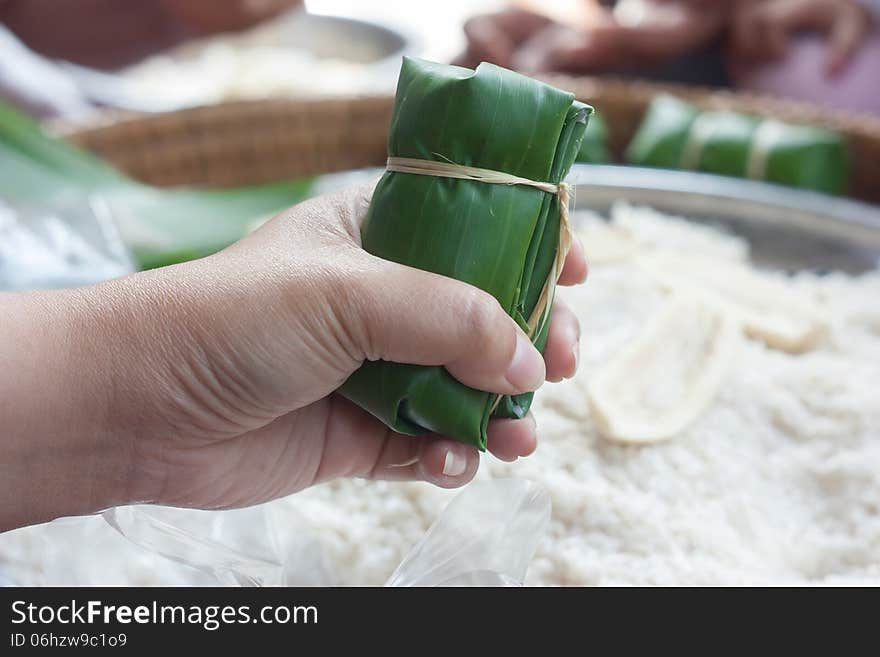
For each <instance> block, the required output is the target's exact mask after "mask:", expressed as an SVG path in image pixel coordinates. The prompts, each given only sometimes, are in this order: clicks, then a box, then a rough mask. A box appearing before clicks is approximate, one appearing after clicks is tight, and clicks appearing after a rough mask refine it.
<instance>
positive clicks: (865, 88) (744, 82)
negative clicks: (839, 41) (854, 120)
mask: <svg viewBox="0 0 880 657" xmlns="http://www.w3.org/2000/svg"><path fill="white" fill-rule="evenodd" d="M872 4H877V3H875V2H874V0H872ZM826 57H827V52H826V50H825V44H824V42H823V40H822V39H821V38H820V37H814V36H803V37H800V38H798V39H797V40H796V41H795V42H794V43H793V44H792V47H791V49H790V50H789V52H788V55H787V56H786V57H785V58H783V59H782V60H780V61H778V62H772V63H769V64H764V65H761V66H758V67H756V68H754V69H751V70H749V71H745V72H742V73H740V74H738V75H735V76H734V77H735V82H736V85H737V86H738V87H740V88H743V89H748V90H751V91H756V92H760V93H766V94H771V95H776V96H787V97H789V98H795V99H798V100H805V101H810V102H814V103H818V104H820V105H826V106H829V107H835V108H841V109H848V110H852V111H855V112H866V113H872V114H878V115H880V31H878V30H876V29H875V30H874V31H873V32H872V33H871V35H870V36H869V37H868V39H867V40H866V41H865V43H864V44H863V45H862V47H861V49H860V50H859V51H858V52H857V53H856V55H855V56H854V57H853V59H852V60H851V61H850V62H849V64H848V65H847V67H846V68H845V69H844V70H843V71H842V72H841V73H839V74H838V75H836V76H834V77H829V76H827V75H826V73H825V66H826Z"/></svg>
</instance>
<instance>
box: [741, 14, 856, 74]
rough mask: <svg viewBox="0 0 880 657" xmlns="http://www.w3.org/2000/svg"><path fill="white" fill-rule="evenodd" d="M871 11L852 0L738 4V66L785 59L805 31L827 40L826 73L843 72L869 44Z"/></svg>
mask: <svg viewBox="0 0 880 657" xmlns="http://www.w3.org/2000/svg"><path fill="white" fill-rule="evenodd" d="M869 26H870V17H869V15H868V12H867V10H866V9H865V8H864V7H862V6H861V5H860V4H858V3H857V2H854V1H853V0H763V1H761V2H756V1H754V0H746V1H744V2H740V3H738V5H737V10H736V12H735V14H734V19H733V23H732V30H731V37H732V38H731V41H732V46H733V54H734V58H735V59H736V62H737V65H740V66H742V65H745V64H755V63H759V62H761V61H766V60H772V59H778V58H780V57H782V56H784V55H785V53H786V52H787V51H788V46H789V42H790V40H791V38H792V37H793V36H794V35H795V34H797V33H798V32H802V31H805V30H808V31H814V32H819V33H821V34H823V35H824V36H825V38H826V40H827V50H828V55H827V59H826V69H825V70H826V73H827V74H829V75H835V74H837V73H839V72H840V71H842V70H843V68H844V67H845V66H846V63H847V62H848V61H849V58H850V57H851V56H852V54H853V53H854V52H855V51H856V50H857V49H858V47H859V46H860V45H861V44H862V42H863V41H864V39H865V36H866V34H867V32H868V29H869Z"/></svg>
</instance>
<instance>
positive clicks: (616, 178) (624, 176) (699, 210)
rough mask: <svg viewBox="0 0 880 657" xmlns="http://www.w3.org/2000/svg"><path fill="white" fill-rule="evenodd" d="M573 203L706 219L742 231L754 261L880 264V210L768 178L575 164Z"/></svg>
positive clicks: (808, 265)
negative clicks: (767, 180)
mask: <svg viewBox="0 0 880 657" xmlns="http://www.w3.org/2000/svg"><path fill="white" fill-rule="evenodd" d="M569 181H570V182H572V183H573V184H575V185H576V203H577V206H576V207H578V208H583V209H591V210H595V211H598V212H601V213H605V212H607V211H608V209H609V208H610V207H611V205H612V204H613V203H614V202H615V201H618V200H626V201H628V202H630V203H634V204H639V205H648V206H651V207H653V208H656V209H657V210H660V211H662V212H666V213H669V214H674V215H678V216H682V217H685V218H689V219H692V220H694V221H699V222H701V223H709V224H711V225H714V226H718V227H720V228H722V229H723V230H726V231H729V232H732V233H735V234H737V235H741V236H743V237H745V238H746V239H747V240H748V242H749V244H750V245H751V253H752V258H753V260H754V261H755V263H756V264H757V265H758V266H764V267H772V268H775V269H784V270H787V271H794V270H799V269H812V270H817V271H830V270H840V271H846V272H850V273H859V272H864V271H867V270H871V269H875V268H877V266H878V264H880V208H878V207H875V206H872V205H867V204H865V203H858V202H855V201H850V200H847V199H842V198H835V197H831V196H826V195H824V194H818V193H814V192H808V191H803V190H797V189H791V188H788V187H781V186H778V185H771V184H767V183H760V182H754V181H750V180H740V179H737V178H727V177H723V176H715V175H710V174H704V173H692V172H687V171H668V170H659V169H644V168H638V167H622V166H604V165H601V166H598V165H576V166H575V167H573V168H572V171H571V174H570V176H569Z"/></svg>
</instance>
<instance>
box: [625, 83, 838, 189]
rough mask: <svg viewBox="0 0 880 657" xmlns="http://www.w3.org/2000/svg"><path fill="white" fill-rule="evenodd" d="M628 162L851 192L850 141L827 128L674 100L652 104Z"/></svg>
mask: <svg viewBox="0 0 880 657" xmlns="http://www.w3.org/2000/svg"><path fill="white" fill-rule="evenodd" d="M627 160H628V161H629V162H630V163H631V164H637V165H641V166H654V167H664V168H669V169H691V170H695V171H704V172H707V173H717V174H721V175H728V176H736V177H743V178H752V179H755V180H764V181H767V182H773V183H778V184H781V185H788V186H791V187H800V188H804V189H811V190H814V191H819V192H825V193H828V194H842V193H844V192H845V191H846V188H847V181H848V177H849V162H848V156H847V148H846V143H845V141H844V139H843V137H841V136H840V135H839V134H837V133H835V132H833V131H831V130H826V129H824V128H819V127H814V126H805V125H793V124H789V123H783V122H781V121H777V120H775V119H762V118H759V117H754V116H749V115H746V114H736V113H733V112H701V111H700V110H699V109H698V108H697V107H695V106H693V105H691V104H689V103H686V102H684V101H682V100H679V99H677V98H674V97H672V96H658V97H657V98H655V99H654V101H653V102H652V103H651V105H650V107H649V108H648V112H647V114H646V115H645V118H644V120H643V121H642V124H641V126H640V127H639V129H638V131H637V132H636V135H635V136H634V137H633V140H632V142H630V145H629V149H628V151H627Z"/></svg>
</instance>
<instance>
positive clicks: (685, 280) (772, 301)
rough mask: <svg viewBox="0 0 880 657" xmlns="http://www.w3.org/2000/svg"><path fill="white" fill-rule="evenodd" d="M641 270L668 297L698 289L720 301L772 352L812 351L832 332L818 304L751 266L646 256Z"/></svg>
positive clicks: (692, 258)
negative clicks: (668, 292)
mask: <svg viewBox="0 0 880 657" xmlns="http://www.w3.org/2000/svg"><path fill="white" fill-rule="evenodd" d="M640 264H641V265H642V266H643V267H645V268H646V269H647V270H648V271H649V272H650V273H651V275H652V276H654V277H655V278H656V279H657V281H658V282H659V283H660V284H661V285H662V286H663V287H665V288H667V289H669V290H670V291H676V290H682V289H698V290H702V291H704V292H706V293H708V294H712V295H714V296H716V297H717V299H718V300H719V301H720V302H722V303H723V304H725V305H726V306H728V308H729V309H730V310H731V311H732V312H733V313H735V314H737V315H738V316H739V318H740V321H741V322H742V325H743V328H744V329H745V331H746V333H747V334H748V335H750V336H751V337H753V338H756V339H758V340H761V341H763V342H764V343H766V344H767V346H768V347H771V348H773V349H779V350H782V351H787V352H790V353H802V352H804V351H808V350H810V349H812V348H813V347H815V346H816V344H817V343H818V342H819V341H820V340H821V339H822V338H823V337H824V335H825V334H826V332H827V330H828V319H827V317H826V316H825V315H824V314H823V312H822V308H821V306H820V305H819V304H818V302H817V301H816V300H812V299H810V298H808V297H806V296H804V295H803V294H801V293H800V292H799V291H798V290H796V289H794V288H793V287H792V286H791V285H790V284H788V283H786V282H785V281H784V280H780V279H777V278H774V277H773V276H772V275H771V274H767V273H762V272H759V271H755V270H754V269H752V268H750V267H749V266H747V265H744V264H740V263H735V262H725V261H721V260H715V259H710V258H705V257H702V256H695V255H687V256H684V255H681V254H675V255H673V254H670V253H656V254H652V255H650V256H646V257H645V258H643V259H642V260H641V263H640Z"/></svg>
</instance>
